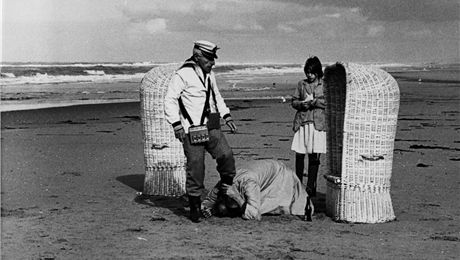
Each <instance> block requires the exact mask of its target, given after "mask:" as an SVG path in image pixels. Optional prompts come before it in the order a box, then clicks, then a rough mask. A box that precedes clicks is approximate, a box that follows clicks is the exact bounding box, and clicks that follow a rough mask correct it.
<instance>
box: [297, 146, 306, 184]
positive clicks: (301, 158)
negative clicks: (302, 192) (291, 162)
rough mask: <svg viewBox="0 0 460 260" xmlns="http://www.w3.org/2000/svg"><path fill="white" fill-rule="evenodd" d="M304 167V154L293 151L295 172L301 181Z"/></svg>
mask: <svg viewBox="0 0 460 260" xmlns="http://www.w3.org/2000/svg"><path fill="white" fill-rule="evenodd" d="M304 169H305V154H303V153H295V174H296V175H297V178H299V180H300V182H301V183H303V170H304Z"/></svg>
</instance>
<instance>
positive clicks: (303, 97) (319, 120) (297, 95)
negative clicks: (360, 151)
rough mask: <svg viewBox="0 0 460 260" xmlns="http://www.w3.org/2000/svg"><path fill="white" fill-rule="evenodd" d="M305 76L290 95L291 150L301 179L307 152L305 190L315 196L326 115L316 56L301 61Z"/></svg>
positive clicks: (324, 141) (324, 147) (324, 150)
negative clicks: (292, 110) (291, 121)
mask: <svg viewBox="0 0 460 260" xmlns="http://www.w3.org/2000/svg"><path fill="white" fill-rule="evenodd" d="M304 72H305V76H306V79H304V80H301V81H299V83H298V86H297V88H296V90H295V92H294V95H293V96H292V101H291V105H292V107H293V108H294V109H296V110H297V112H296V114H295V117H294V126H293V128H292V130H294V132H295V134H294V139H293V141H292V146H291V149H292V150H293V151H295V153H296V157H295V168H296V175H297V177H298V178H299V179H300V181H302V180H303V172H304V167H305V166H304V161H305V154H308V180H307V185H306V186H307V193H308V195H309V196H310V197H313V196H316V180H317V178H318V169H319V164H320V160H319V158H320V154H321V153H326V122H325V121H326V118H325V115H324V94H323V81H322V77H323V70H322V65H321V62H320V60H319V59H318V57H316V56H313V57H310V58H308V59H307V61H306V62H305V67H304Z"/></svg>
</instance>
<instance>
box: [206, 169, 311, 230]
mask: <svg viewBox="0 0 460 260" xmlns="http://www.w3.org/2000/svg"><path fill="white" fill-rule="evenodd" d="M223 195H227V196H228V197H230V198H231V199H223ZM202 212H203V215H204V216H205V217H206V218H209V217H211V216H213V215H214V216H218V217H242V218H243V219H255V220H260V219H261V216H262V215H263V214H288V215H299V216H301V218H302V219H304V220H307V221H311V215H312V214H313V205H312V204H311V202H310V200H309V199H308V194H307V192H306V191H305V187H304V186H303V185H302V183H301V182H300V180H299V179H298V178H297V176H296V175H295V173H294V171H292V170H290V169H289V168H287V167H286V165H285V164H283V163H281V162H278V161H275V160H259V161H250V162H247V164H246V165H244V166H243V167H240V168H238V170H237V173H236V175H235V178H234V179H233V185H228V184H224V185H223V187H222V188H221V184H220V181H219V182H218V183H217V184H216V186H215V187H214V188H213V189H212V190H211V191H210V192H209V193H208V196H207V197H206V198H205V199H204V200H203V203H202Z"/></svg>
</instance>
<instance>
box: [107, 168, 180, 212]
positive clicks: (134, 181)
mask: <svg viewBox="0 0 460 260" xmlns="http://www.w3.org/2000/svg"><path fill="white" fill-rule="evenodd" d="M116 180H117V181H119V182H121V183H123V184H124V185H126V186H128V187H130V188H132V189H134V190H135V191H137V192H139V193H142V192H143V190H144V181H145V175H144V174H130V175H123V176H118V177H117V178H116ZM134 201H135V202H136V203H139V204H142V205H147V206H151V207H160V208H164V209H168V210H169V211H170V212H172V213H173V214H175V215H178V216H186V217H188V215H189V213H188V210H187V208H188V207H189V204H188V200H187V198H186V197H185V196H176V197H173V196H162V195H146V194H139V195H137V196H136V197H135V198H134ZM159 218H161V217H159Z"/></svg>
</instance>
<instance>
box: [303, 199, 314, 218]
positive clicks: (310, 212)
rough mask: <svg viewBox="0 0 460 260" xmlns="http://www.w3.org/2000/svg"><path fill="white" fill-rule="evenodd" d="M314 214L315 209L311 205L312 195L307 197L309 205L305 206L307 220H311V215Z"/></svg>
mask: <svg viewBox="0 0 460 260" xmlns="http://www.w3.org/2000/svg"><path fill="white" fill-rule="evenodd" d="M312 215H313V209H312V208H311V205H310V196H309V197H307V205H306V206H305V218H304V220H305V221H308V222H311V217H312Z"/></svg>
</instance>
